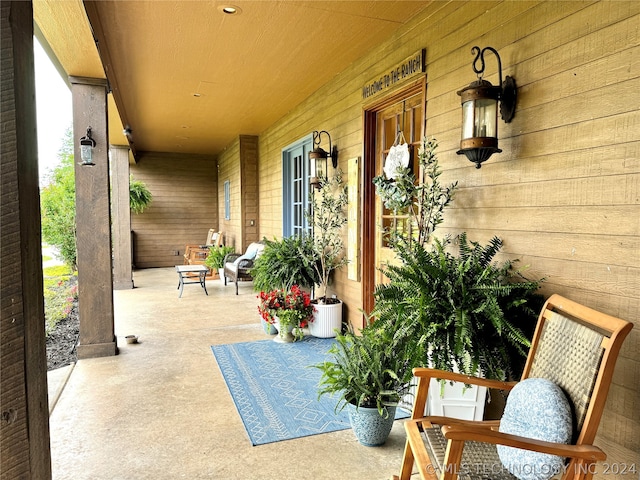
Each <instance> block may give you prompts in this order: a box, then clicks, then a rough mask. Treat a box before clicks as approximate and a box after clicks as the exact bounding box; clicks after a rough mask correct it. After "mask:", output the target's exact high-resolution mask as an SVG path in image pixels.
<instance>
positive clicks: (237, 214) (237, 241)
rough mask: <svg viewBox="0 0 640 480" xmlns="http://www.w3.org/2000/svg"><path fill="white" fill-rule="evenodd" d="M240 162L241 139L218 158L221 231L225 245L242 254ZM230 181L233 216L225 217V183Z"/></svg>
mask: <svg viewBox="0 0 640 480" xmlns="http://www.w3.org/2000/svg"><path fill="white" fill-rule="evenodd" d="M240 172H241V162H240V138H237V139H236V140H235V141H234V142H233V143H232V144H231V145H229V146H228V147H227V148H226V149H225V151H224V152H222V153H221V154H220V155H219V157H218V217H219V218H220V231H221V232H222V234H223V235H224V243H225V245H229V246H232V247H234V248H235V249H236V252H242V251H243V250H242V244H243V240H242V216H241V213H242V208H241V205H242V196H241V188H240V185H241V183H242V180H241V175H240ZM226 181H229V186H230V188H231V197H230V199H231V215H230V218H229V220H226V219H225V217H224V183H225V182H226Z"/></svg>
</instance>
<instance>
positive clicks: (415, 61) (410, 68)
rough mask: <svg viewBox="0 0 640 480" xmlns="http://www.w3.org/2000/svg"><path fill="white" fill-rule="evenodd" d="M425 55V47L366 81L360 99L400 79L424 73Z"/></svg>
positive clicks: (372, 94)
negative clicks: (387, 70)
mask: <svg viewBox="0 0 640 480" xmlns="http://www.w3.org/2000/svg"><path fill="white" fill-rule="evenodd" d="M425 56H426V49H424V48H423V49H422V50H420V51H419V52H417V53H415V54H413V55H411V56H410V57H409V58H407V59H405V60H403V61H402V62H401V63H399V64H398V65H397V66H395V67H394V68H392V69H391V70H390V71H389V73H385V74H382V75H380V76H379V77H377V78H375V79H373V80H371V81H370V82H367V83H366V84H365V85H364V87H362V99H363V100H365V99H367V98H371V97H373V96H374V95H377V94H378V93H381V92H383V91H384V90H386V89H387V88H389V87H393V86H394V85H396V84H397V83H399V82H401V81H404V80H407V79H409V78H411V77H415V76H417V75H419V74H421V73H424V71H425Z"/></svg>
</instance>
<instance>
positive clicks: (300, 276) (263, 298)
mask: <svg viewBox="0 0 640 480" xmlns="http://www.w3.org/2000/svg"><path fill="white" fill-rule="evenodd" d="M263 243H264V245H265V246H264V250H263V251H262V254H261V255H260V256H259V257H258V258H257V259H256V261H255V263H254V266H253V268H252V269H251V276H252V277H253V288H254V290H255V291H258V292H260V293H259V294H258V299H259V300H260V305H261V306H262V305H263V304H265V305H266V307H265V308H263V310H260V307H259V309H258V310H259V312H260V322H261V323H262V328H263V329H264V331H265V332H266V333H268V334H274V333H276V332H278V333H281V332H280V323H279V322H273V321H270V320H271V318H270V317H269V316H265V315H264V314H263V313H264V310H265V309H269V308H271V309H273V308H272V306H269V302H268V299H272V298H273V297H274V292H280V294H281V295H282V296H283V297H284V296H286V295H288V294H292V293H293V289H294V287H295V288H298V287H300V288H304V289H308V290H310V289H311V287H313V285H314V284H315V283H316V282H317V278H318V277H317V273H316V269H315V267H314V265H313V263H312V262H313V261H314V260H313V240H312V239H311V237H310V236H307V235H296V236H292V237H285V238H282V239H281V240H277V239H274V240H267V239H266V238H265V239H263ZM265 302H266V303H265ZM287 314H288V313H286V314H285V316H286V315H287ZM305 318H306V317H305ZM306 323H307V322H306V321H305V324H306Z"/></svg>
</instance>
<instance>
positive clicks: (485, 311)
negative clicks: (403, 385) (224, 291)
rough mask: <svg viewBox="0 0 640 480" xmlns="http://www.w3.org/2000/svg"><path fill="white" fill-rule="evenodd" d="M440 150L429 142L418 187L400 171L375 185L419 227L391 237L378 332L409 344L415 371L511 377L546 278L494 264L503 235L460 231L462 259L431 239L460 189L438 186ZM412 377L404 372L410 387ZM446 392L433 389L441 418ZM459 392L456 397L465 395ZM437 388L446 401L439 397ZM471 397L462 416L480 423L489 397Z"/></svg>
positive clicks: (403, 352) (376, 313) (378, 299)
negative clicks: (483, 236) (478, 236)
mask: <svg viewBox="0 0 640 480" xmlns="http://www.w3.org/2000/svg"><path fill="white" fill-rule="evenodd" d="M436 147H437V143H436V142H435V141H434V140H427V139H423V144H422V148H421V149H420V152H419V159H420V165H421V169H420V170H421V172H422V175H423V177H422V178H421V181H420V183H418V184H416V182H415V177H414V176H413V174H412V173H411V172H410V171H409V170H408V169H404V168H402V167H399V168H398V171H397V172H395V176H394V179H393V180H391V179H388V178H384V177H382V176H381V177H376V178H375V179H374V184H375V185H376V191H377V193H378V195H379V196H380V197H381V199H382V200H383V202H385V205H386V206H387V208H391V209H394V210H396V211H398V210H402V211H403V212H404V213H407V214H408V216H409V218H410V219H411V220H412V221H411V224H412V226H413V229H412V230H410V231H409V233H408V234H397V233H395V232H391V233H390V244H391V245H392V248H394V250H395V252H396V254H397V257H398V259H399V263H397V264H395V265H387V266H385V267H384V268H383V272H384V274H385V275H386V276H387V277H388V279H389V282H388V283H386V284H384V285H378V286H377V287H376V290H375V292H374V298H375V306H374V309H373V311H372V312H371V315H372V317H374V318H375V319H376V322H375V323H374V325H376V326H377V328H381V329H383V330H388V331H393V332H396V333H395V334H396V335H397V336H399V337H402V338H404V339H405V340H404V341H403V342H402V343H401V344H400V348H401V349H399V350H398V355H400V356H401V357H402V358H404V359H406V360H407V362H408V363H409V365H410V367H411V368H413V367H417V366H431V367H433V368H437V369H442V370H453V371H456V370H457V371H460V372H462V373H465V374H468V375H477V374H483V375H485V376H486V377H489V378H498V379H505V378H506V377H508V376H510V375H512V374H514V373H517V372H515V370H516V368H514V367H513V358H514V357H515V358H518V356H519V355H520V354H524V347H527V346H528V338H530V335H531V333H532V331H531V329H532V328H533V326H534V325H535V318H536V313H535V312H536V311H538V305H536V296H535V291H536V290H537V289H538V288H539V286H540V282H541V280H540V281H535V280H534V281H531V280H527V279H526V278H524V276H523V275H522V272H521V271H519V270H517V269H516V268H515V262H511V261H508V260H507V261H505V262H503V263H502V264H498V263H494V258H495V256H496V254H497V253H498V252H499V250H500V248H501V246H502V241H501V240H500V239H499V238H497V237H494V238H493V239H492V240H491V241H490V242H489V244H488V245H486V246H482V245H480V244H479V243H476V242H471V241H469V240H468V239H467V236H466V233H462V234H460V235H459V236H458V238H457V242H458V243H459V247H458V255H454V254H452V253H451V251H450V250H451V247H452V240H451V239H450V238H448V237H447V238H444V239H442V240H439V239H437V238H434V237H433V232H434V230H435V228H436V227H437V226H438V225H439V224H440V223H441V222H442V221H443V211H444V209H445V208H446V207H447V206H448V205H449V203H450V202H451V201H452V198H453V193H454V190H455V188H456V184H455V183H454V184H451V185H448V186H443V185H442V184H441V183H440V181H439V177H440V175H441V172H440V169H439V167H438V161H437V157H436V155H435V149H436ZM409 371H410V369H409ZM409 371H407V370H405V371H404V373H405V374H406V375H407V376H406V377H405V378H404V380H405V381H407V382H409V381H411V375H410V374H409V373H408V372H409ZM441 387H442V388H441V389H438V388H431V389H430V392H429V393H430V405H431V412H432V414H443V410H442V407H440V406H436V405H435V404H436V403H437V402H439V397H442V396H443V395H444V393H445V392H444V384H442V385H441ZM456 388H457V390H458V391H457V394H458V395H459V394H461V393H463V394H464V393H465V390H464V388H460V386H456ZM438 390H440V391H441V395H440V396H439V395H434V392H437V391H438ZM444 396H445V399H446V395H444ZM467 397H468V398H474V399H475V398H477V399H478V401H477V403H475V404H473V403H471V404H469V405H468V406H467V407H464V408H466V409H467V412H465V413H463V414H462V415H466V416H467V418H475V419H482V413H483V410H484V394H483V392H481V391H478V392H475V391H467ZM469 412H472V415H469Z"/></svg>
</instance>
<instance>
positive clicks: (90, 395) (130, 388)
mask: <svg viewBox="0 0 640 480" xmlns="http://www.w3.org/2000/svg"><path fill="white" fill-rule="evenodd" d="M134 277H135V284H136V288H135V289H132V290H116V291H115V292H114V303H115V331H116V336H117V341H118V348H119V355H117V356H111V357H103V358H95V359H85V360H80V361H79V362H78V363H77V364H76V365H75V366H73V367H66V368H63V369H60V370H59V371H55V370H54V371H52V372H49V389H50V390H49V392H50V393H49V401H50V402H51V403H54V402H55V405H54V408H53V412H52V413H51V416H50V419H49V421H50V425H51V456H52V474H53V478H55V479H76V480H80V479H94V480H98V479H109V480H112V479H132V478H135V479H146V478H167V479H168V478H175V479H178V478H186V479H198V478H219V479H222V478H225V479H229V478H244V479H275V478H280V479H297V478H313V479H323V478H349V479H354V480H359V479H362V480H365V479H373V478H380V479H382V478H389V477H390V476H391V474H392V473H395V472H396V471H397V470H398V468H399V466H400V461H401V457H402V449H403V448H404V438H405V437H404V429H403V428H402V424H401V423H400V422H396V425H395V426H394V428H393V431H392V434H391V437H390V438H389V440H388V441H387V443H386V444H385V445H384V446H383V447H378V448H367V447H364V446H362V445H360V444H359V443H358V441H357V440H356V438H355V436H354V435H353V433H352V431H351V430H343V431H338V432H333V433H327V434H322V435H315V436H309V437H303V438H301V439H297V440H287V441H281V442H277V443H271V444H267V445H260V446H255V447H254V446H252V445H251V442H250V440H249V437H248V436H247V434H246V432H245V429H244V427H243V424H242V421H241V419H240V416H239V415H238V412H237V410H236V407H235V405H234V403H233V400H232V398H231V395H230V394H229V391H228V389H227V387H226V385H225V382H224V380H223V377H222V375H221V373H220V369H219V368H218V365H217V363H216V360H215V358H214V356H213V354H212V353H211V348H210V346H211V345H214V344H224V343H235V342H247V341H254V340H268V339H270V338H272V337H270V336H268V335H266V334H265V333H264V332H263V330H262V327H261V326H260V324H259V321H258V314H257V310H256V306H257V299H256V294H255V293H254V292H253V289H252V286H251V283H250V282H241V283H240V288H239V295H238V296H236V295H235V288H234V286H233V285H228V286H226V287H225V286H223V285H222V283H221V282H220V281H219V280H213V281H207V290H208V292H209V295H208V296H206V295H205V294H204V292H203V291H202V289H201V288H200V286H199V285H197V284H195V285H187V286H185V289H184V293H183V295H182V298H178V292H177V290H176V284H177V276H176V273H175V271H174V269H173V268H154V269H145V270H138V271H136V272H134ZM130 334H133V335H137V336H139V339H140V343H139V344H127V343H126V341H125V338H124V337H125V336H126V335H130ZM60 389H62V392H61V394H60V395H59V396H58V393H59V391H60Z"/></svg>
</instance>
